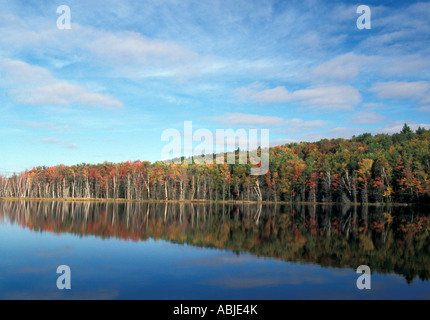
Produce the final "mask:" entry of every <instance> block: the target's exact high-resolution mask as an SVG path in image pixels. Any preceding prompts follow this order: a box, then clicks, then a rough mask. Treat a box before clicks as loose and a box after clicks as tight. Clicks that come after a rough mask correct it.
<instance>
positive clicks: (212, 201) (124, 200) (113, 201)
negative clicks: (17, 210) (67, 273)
mask: <svg viewBox="0 0 430 320" xmlns="http://www.w3.org/2000/svg"><path fill="white" fill-rule="evenodd" d="M0 201H47V202H104V203H179V204H180V203H183V204H242V205H244V204H248V205H251V204H252V205H255V204H261V205H274V204H276V205H350V206H392V207H412V206H428V205H429V204H424V203H353V202H305V201H300V202H288V201H247V200H243V201H242V200H224V201H223V200H198V199H195V200H128V199H102V198H27V197H0Z"/></svg>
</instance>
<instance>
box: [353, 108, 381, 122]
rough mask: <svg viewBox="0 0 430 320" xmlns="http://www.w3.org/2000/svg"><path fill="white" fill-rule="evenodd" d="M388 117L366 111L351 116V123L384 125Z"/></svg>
mask: <svg viewBox="0 0 430 320" xmlns="http://www.w3.org/2000/svg"><path fill="white" fill-rule="evenodd" d="M386 120H387V117H385V116H383V115H381V114H379V113H376V112H372V111H364V112H360V113H356V114H354V115H352V116H351V118H350V120H349V122H350V123H353V124H375V123H383V122H384V121H386Z"/></svg>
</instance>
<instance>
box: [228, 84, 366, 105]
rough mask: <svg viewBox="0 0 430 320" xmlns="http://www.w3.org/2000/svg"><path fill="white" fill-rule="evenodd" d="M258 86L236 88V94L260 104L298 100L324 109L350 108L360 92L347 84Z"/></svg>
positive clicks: (356, 102) (357, 102) (357, 100)
mask: <svg viewBox="0 0 430 320" xmlns="http://www.w3.org/2000/svg"><path fill="white" fill-rule="evenodd" d="M257 84H258V83H257ZM260 87H261V86H260V85H259V84H258V86H257V85H256V84H255V83H254V84H252V85H251V86H249V87H243V88H238V89H236V94H237V95H238V96H239V97H241V98H242V99H243V98H248V99H251V100H253V101H255V102H258V103H262V104H266V103H281V102H298V103H300V104H301V105H304V106H307V107H312V108H317V109H325V110H351V109H353V108H354V107H355V106H357V105H358V104H359V103H360V101H361V94H360V92H359V91H358V90H357V89H356V88H354V87H352V86H349V85H340V86H324V87H314V88H307V89H302V90H297V91H293V92H289V91H288V90H287V89H286V88H285V87H282V86H279V87H276V88H273V89H260Z"/></svg>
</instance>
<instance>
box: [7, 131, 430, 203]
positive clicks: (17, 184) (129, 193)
mask: <svg viewBox="0 0 430 320" xmlns="http://www.w3.org/2000/svg"><path fill="white" fill-rule="evenodd" d="M238 157H239V150H236V158H238ZM225 159H227V155H225ZM269 159H270V165H269V170H268V172H267V173H266V175H262V176H254V175H251V174H250V172H251V168H252V166H253V165H252V164H251V163H248V164H238V163H236V164H227V161H225V162H224V164H215V163H214V164H198V163H195V162H193V163H192V164H183V163H182V164H175V163H172V162H171V163H166V162H161V161H156V162H154V163H150V162H148V161H127V162H122V163H111V162H104V163H101V164H86V163H83V164H79V165H74V166H65V165H58V166H54V167H46V166H39V167H36V168H33V169H31V170H26V171H24V172H20V173H18V174H14V175H12V176H10V177H5V176H0V197H4V198H6V197H19V198H74V199H81V198H85V199H126V200H164V201H166V200H175V201H198V200H205V201H260V202H261V201H271V202H311V203H315V202H324V203H329V202H341V203H392V202H398V203H400V202H408V203H412V202H420V203H421V202H430V176H429V174H430V130H426V129H423V128H418V129H417V130H416V131H415V132H414V131H412V130H411V128H410V127H409V126H408V125H407V124H405V125H404V127H403V129H402V130H401V132H400V133H396V134H393V135H389V134H377V135H372V134H370V133H364V134H361V135H358V136H354V137H352V138H351V139H322V140H320V141H317V142H313V143H309V142H300V143H289V144H285V145H281V146H276V147H271V148H270V149H269Z"/></svg>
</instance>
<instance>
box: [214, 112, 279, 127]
mask: <svg viewBox="0 0 430 320" xmlns="http://www.w3.org/2000/svg"><path fill="white" fill-rule="evenodd" d="M212 120H213V121H215V122H220V123H223V124H227V125H266V126H274V125H280V124H281V123H282V122H283V119H282V118H279V117H271V116H260V115H253V114H245V113H230V112H227V113H225V114H223V115H221V116H215V117H213V118H212Z"/></svg>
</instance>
